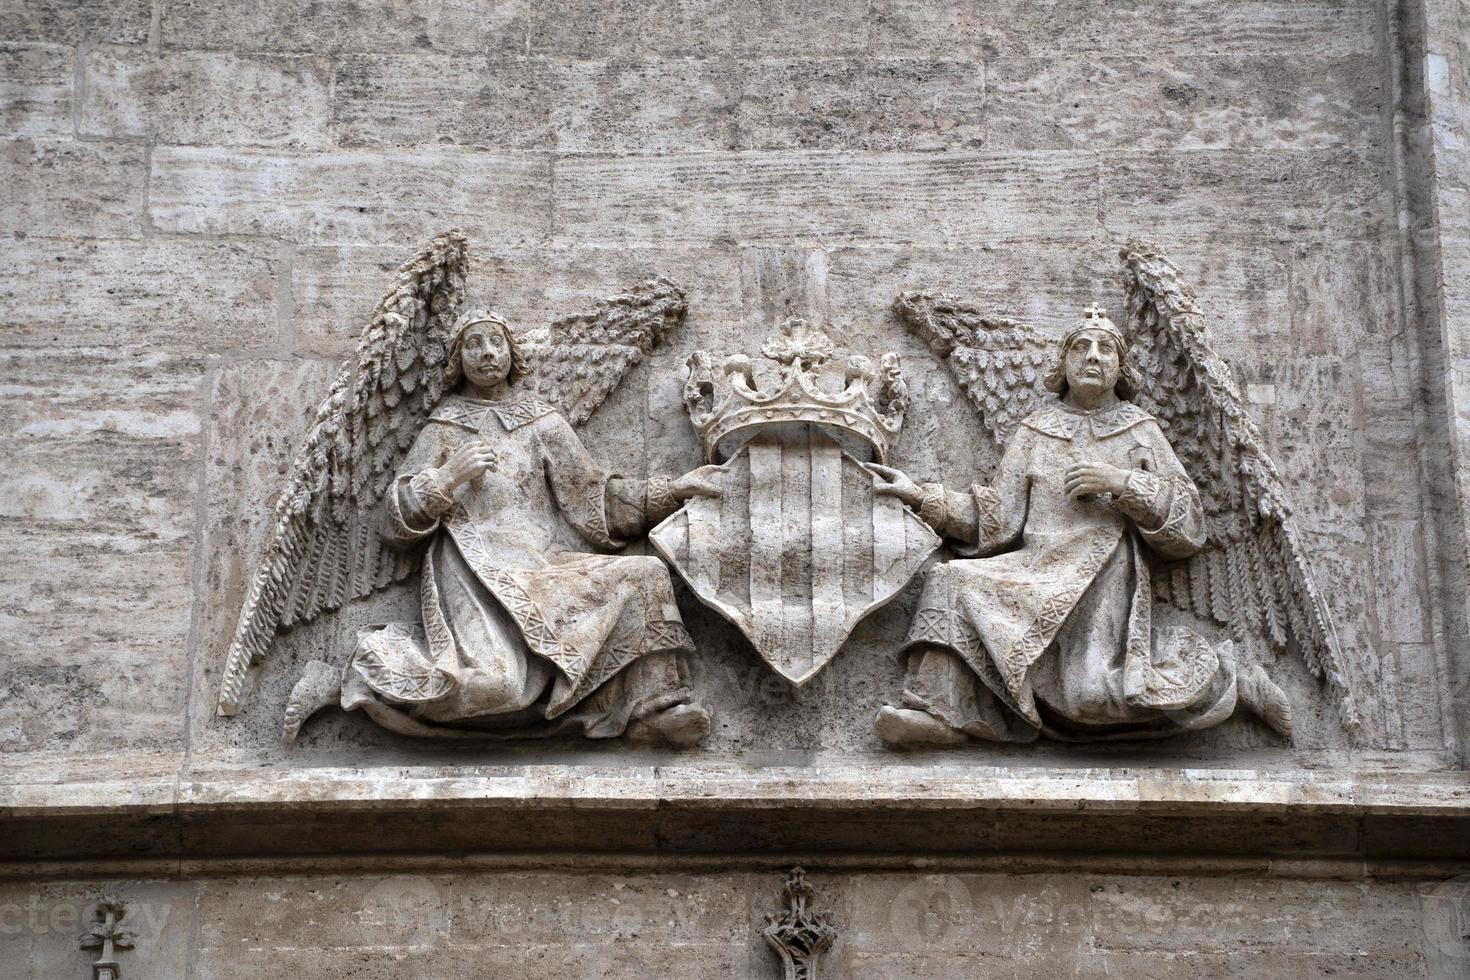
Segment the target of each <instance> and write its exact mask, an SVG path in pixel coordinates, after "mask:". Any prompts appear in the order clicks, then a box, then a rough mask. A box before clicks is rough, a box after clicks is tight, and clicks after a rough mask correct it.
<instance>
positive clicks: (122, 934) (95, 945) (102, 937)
mask: <svg viewBox="0 0 1470 980" xmlns="http://www.w3.org/2000/svg"><path fill="white" fill-rule="evenodd" d="M127 914H128V909H127V905H126V904H124V903H123V902H121V901H119V900H118V899H115V898H104V899H103V900H102V901H100V902H98V903H97V912H96V915H97V923H96V925H94V926H92V931H91V932H88V933H86V934H85V935H83V936H82V949H97V950H101V953H100V954H99V956H98V957H97V962H95V963H93V964H92V980H120V978H121V977H122V967H121V966H119V965H118V962H117V957H116V951H117V950H119V949H132V948H133V934H132V933H131V932H127V931H125V930H123V929H121V928H120V927H119V925H120V923H121V922H122V920H123V916H125V915H127Z"/></svg>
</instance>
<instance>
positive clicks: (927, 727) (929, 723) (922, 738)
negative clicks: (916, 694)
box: [873, 705, 970, 749]
mask: <svg viewBox="0 0 1470 980" xmlns="http://www.w3.org/2000/svg"><path fill="white" fill-rule="evenodd" d="M873 730H874V731H876V732H877V733H878V737H879V738H881V739H882V740H883V742H884V744H885V745H888V746H891V747H892V748H895V749H918V748H927V747H931V746H944V745H963V744H964V743H966V742H968V741H969V740H970V737H969V736H968V735H966V734H965V733H964V732H962V731H960V730H959V729H958V728H951V727H949V726H948V725H946V724H945V723H944V722H942V721H940V720H939V719H938V718H936V717H934V716H933V715H931V714H930V713H929V712H927V711H920V710H918V709H917V708H892V707H889V706H887V705H884V706H883V707H882V708H879V709H878V717H877V718H875V719H874V720H873Z"/></svg>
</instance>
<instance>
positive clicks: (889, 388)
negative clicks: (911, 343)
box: [649, 318, 939, 687]
mask: <svg viewBox="0 0 1470 980" xmlns="http://www.w3.org/2000/svg"><path fill="white" fill-rule="evenodd" d="M836 353H837V352H836V350H835V349H834V346H833V344H832V341H831V340H830V339H829V338H828V337H827V335H826V334H824V333H823V332H822V331H820V330H818V329H816V328H815V327H813V326H812V325H811V324H809V323H807V322H806V321H804V320H801V319H799V318H792V319H788V320H786V321H785V322H784V323H782V324H781V325H780V326H779V328H778V329H777V332H776V333H775V335H774V336H772V337H771V338H770V339H769V340H768V341H767V342H766V344H765V345H764V346H763V347H762V348H761V355H762V360H763V362H764V363H762V364H760V365H759V366H758V365H757V364H756V363H754V362H753V361H752V360H751V358H749V357H747V356H745V355H744V354H735V355H732V356H730V357H729V358H727V359H726V360H725V362H724V365H723V368H722V369H721V370H719V371H717V370H716V369H715V367H714V360H713V358H712V357H711V356H710V355H709V354H708V353H707V352H705V351H696V352H695V353H694V354H692V355H691V356H690V358H689V361H688V373H687V376H686V381H685V386H684V402H685V406H686V408H687V409H688V412H689V418H690V421H691V422H692V423H693V424H694V428H695V430H696V431H697V432H698V433H699V437H700V441H701V443H702V444H703V447H704V451H705V455H706V457H707V458H708V459H710V460H711V461H714V462H720V463H721V465H720V466H719V467H718V468H715V469H714V473H715V474H716V475H715V476H714V477H713V481H714V482H715V484H716V485H717V486H718V487H719V489H720V493H719V495H718V496H706V497H700V498H696V499H691V500H690V501H689V502H688V503H687V504H685V505H684V507H683V508H681V509H680V510H679V511H678V512H677V513H676V514H674V515H673V516H672V517H670V518H669V519H668V520H667V521H665V522H664V523H663V524H661V525H660V526H659V527H657V528H655V529H654V530H653V532H652V533H651V534H650V535H649V538H650V540H651V541H652V542H653V544H654V546H655V547H656V548H658V550H659V552H660V553H661V554H662V555H663V556H664V557H665V558H666V559H668V561H669V563H670V564H671V565H673V566H674V567H675V568H676V569H678V571H679V573H680V574H681V575H682V576H683V577H684V579H685V580H686V581H687V582H688V583H689V586H690V588H691V589H692V590H693V592H694V594H695V595H696V596H698V597H699V598H700V600H702V601H703V602H704V603H706V604H707V605H709V606H710V607H711V608H713V609H715V610H717V611H718V612H719V613H720V614H721V615H723V616H724V617H725V618H726V619H728V620H730V622H732V623H734V624H735V625H736V626H737V627H739V629H740V630H741V632H742V633H744V634H745V636H746V638H747V639H748V640H749V641H750V643H751V645H752V646H753V647H755V649H756V652H757V653H759V654H760V656H761V657H762V658H763V659H764V660H765V661H766V663H767V664H769V665H770V666H771V668H772V669H774V670H775V671H776V672H777V673H779V674H780V675H781V676H782V677H784V678H785V679H786V680H787V681H788V682H790V683H791V684H793V685H794V686H797V687H800V686H801V685H802V684H805V683H806V682H807V681H809V680H810V679H811V678H812V677H814V676H815V675H816V674H817V673H818V672H819V671H820V670H821V669H822V667H823V666H825V665H826V664H827V663H828V662H829V661H830V660H831V659H832V658H833V657H834V656H835V655H836V654H837V651H838V648H839V647H841V646H842V642H843V641H844V640H845V639H847V636H848V634H849V633H851V632H852V629H853V627H854V626H856V625H857V623H858V621H859V620H861V619H862V618H863V617H864V616H866V615H867V614H868V613H870V612H872V611H873V610H875V609H877V608H878V607H879V606H881V605H883V604H884V603H885V602H887V601H888V600H890V599H892V598H893V597H894V596H895V595H897V594H898V592H899V591H900V590H901V589H902V588H903V587H904V586H905V585H906V584H908V582H909V580H910V579H911V578H913V576H914V574H915V573H916V572H917V571H918V570H919V568H920V567H921V566H922V565H923V563H924V561H925V560H926V559H927V558H928V557H929V556H930V555H931V554H933V552H934V551H935V549H936V548H938V547H939V538H938V537H936V536H935V535H934V534H933V533H932V532H931V531H930V530H929V528H928V527H926V526H925V525H924V523H923V522H922V521H920V520H919V519H918V518H916V517H915V516H914V515H913V514H912V513H910V512H909V511H908V510H906V509H905V508H904V507H903V506H902V505H901V504H900V503H899V502H898V501H897V500H894V499H893V498H891V497H885V496H883V495H875V494H874V491H873V480H872V477H871V476H870V475H869V474H868V473H867V472H866V471H865V470H864V469H863V468H862V465H861V464H862V462H864V461H868V460H873V459H878V460H884V459H887V458H888V455H889V453H890V451H891V449H892V446H893V442H894V440H895V439H896V438H897V436H898V432H899V429H900V428H901V427H902V425H903V417H904V412H905V411H906V410H907V408H908V386H907V384H906V383H905V382H904V380H903V373H902V371H901V370H900V366H899V361H898V355H896V354H884V355H883V356H882V358H880V359H879V361H878V363H877V364H876V365H875V364H874V363H873V362H872V361H871V360H870V359H869V358H867V357H865V356H863V355H861V354H852V355H850V356H848V357H846V358H845V359H842V360H841V361H838V360H837V359H836Z"/></svg>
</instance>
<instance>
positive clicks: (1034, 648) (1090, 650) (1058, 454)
mask: <svg viewBox="0 0 1470 980" xmlns="http://www.w3.org/2000/svg"><path fill="white" fill-rule="evenodd" d="M1091 462H1098V463H1109V464H1111V465H1113V466H1117V467H1121V468H1123V469H1127V470H1129V471H1130V472H1129V476H1128V481H1127V489H1126V490H1125V491H1124V492H1123V493H1122V494H1120V495H1118V497H1117V498H1116V499H1113V498H1112V496H1111V495H1106V494H1103V495H1089V496H1085V497H1082V498H1080V499H1078V500H1072V499H1069V498H1068V496H1067V492H1066V489H1065V482H1066V474H1067V471H1068V470H1069V469H1070V468H1071V467H1072V466H1074V465H1077V464H1080V463H1091ZM923 492H924V497H923V504H922V506H921V508H920V516H922V517H924V518H925V520H927V521H928V522H929V523H930V524H931V525H933V526H934V527H935V528H936V530H938V531H939V532H940V533H941V534H944V535H945V536H946V537H949V538H951V539H954V540H955V541H956V542H958V544H957V546H956V551H957V552H958V553H959V554H961V555H965V556H982V557H973V558H970V557H966V558H961V559H958V560H955V561H951V562H948V563H945V564H941V565H937V566H935V567H934V568H933V569H932V570H931V571H930V572H929V574H928V577H927V579H926V581H925V584H924V588H923V591H922V593H921V596H920V599H919V608H918V612H917V613H916V615H915V618H914V622H913V625H912V627H911V629H910V632H909V637H908V640H907V642H906V644H905V646H904V649H905V651H906V652H907V654H908V656H909V674H908V679H907V682H906V690H905V692H904V701H905V704H906V706H908V707H916V708H921V709H923V710H927V711H929V712H930V713H931V714H934V715H936V716H937V717H939V718H941V719H942V720H944V721H946V722H948V723H949V724H950V725H952V726H953V727H955V728H959V729H961V730H963V731H966V732H969V733H970V734H972V735H975V736H977V737H981V738H991V739H999V740H1004V741H1028V740H1030V739H1034V738H1035V737H1036V736H1037V734H1038V733H1040V732H1042V731H1045V732H1047V733H1048V734H1050V735H1053V736H1055V737H1060V738H1068V737H1081V738H1092V737H1098V736H1101V735H1108V734H1117V735H1129V736H1137V735H1140V734H1167V733H1168V732H1170V731H1177V730H1179V729H1180V728H1196V727H1206V726H1208V725H1211V724H1215V723H1216V722H1218V721H1220V720H1222V719H1223V718H1224V717H1226V716H1228V715H1229V714H1230V712H1231V711H1233V710H1234V707H1235V698H1236V692H1235V661H1234V655H1233V648H1231V647H1230V646H1229V642H1228V641H1226V642H1225V643H1224V644H1221V645H1220V646H1218V647H1215V646H1212V645H1211V644H1210V643H1208V642H1206V641H1205V640H1204V639H1203V638H1202V637H1200V636H1198V635H1196V634H1195V633H1193V632H1192V631H1190V630H1186V629H1182V628H1177V627H1169V628H1156V627H1155V625H1154V623H1153V608H1152V607H1153V595H1152V588H1151V582H1150V574H1149V567H1148V559H1147V555H1146V549H1147V550H1151V551H1153V552H1154V553H1155V554H1157V555H1158V556H1160V557H1162V558H1167V559H1174V558H1185V557H1188V556H1189V555H1192V554H1194V553H1195V552H1197V551H1198V550H1199V549H1200V548H1201V547H1202V546H1203V544H1204V541H1205V530H1204V515H1203V512H1202V510H1201V507H1200V501H1199V491H1198V489H1197V488H1196V487H1195V485H1194V482H1193V481H1192V480H1191V479H1190V478H1189V476H1188V475H1187V474H1186V473H1185V471H1184V468H1183V466H1181V465H1180V463H1179V459H1178V457H1177V456H1176V455H1175V454H1174V450H1173V448H1172V447H1171V446H1170V445H1169V441H1168V440H1167V439H1166V438H1165V437H1164V434H1163V432H1162V431H1161V430H1160V428H1159V425H1158V423H1157V422H1156V421H1155V420H1154V419H1153V417H1152V416H1150V415H1149V414H1148V413H1147V412H1145V411H1143V410H1142V409H1140V408H1138V407H1137V406H1136V405H1133V404H1131V403H1129V402H1126V401H1120V402H1118V403H1117V404H1116V405H1114V406H1112V407H1109V408H1103V409H1098V410H1095V411H1091V412H1085V411H1075V410H1072V409H1070V408H1068V407H1066V406H1065V405H1062V404H1060V403H1056V404H1052V405H1049V406H1047V407H1045V408H1042V409H1040V410H1038V411H1036V412H1034V413H1032V414H1031V415H1030V416H1028V417H1027V418H1026V419H1025V420H1024V421H1023V422H1022V423H1021V425H1020V427H1019V428H1018V429H1017V431H1016V434H1015V435H1014V436H1013V437H1012V439H1011V441H1010V444H1009V445H1008V446H1007V447H1006V449H1005V453H1004V455H1003V457H1002V459H1001V462H1000V467H999V471H998V473H997V475H996V478H995V480H994V482H993V483H992V484H991V485H990V486H978V485H977V486H974V487H972V488H971V489H970V490H969V492H967V493H957V492H955V491H947V490H944V489H943V488H942V487H939V486H937V485H935V484H925V485H924V487H923ZM936 651H937V653H938V655H935V653H936ZM950 654H957V655H958V657H959V658H960V659H962V660H963V662H964V664H965V665H967V666H968V668H969V670H968V671H967V670H965V668H964V667H961V666H960V665H959V664H958V662H957V661H956V658H955V657H954V656H952V655H950ZM970 671H973V675H979V678H980V679H981V680H982V681H983V682H984V685H983V687H980V686H977V685H975V684H974V676H973V675H972V674H971V673H970Z"/></svg>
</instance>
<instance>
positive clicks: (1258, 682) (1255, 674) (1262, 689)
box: [1235, 664, 1291, 739]
mask: <svg viewBox="0 0 1470 980" xmlns="http://www.w3.org/2000/svg"><path fill="white" fill-rule="evenodd" d="M1235 690H1236V694H1237V696H1238V697H1239V699H1240V703H1241V704H1243V705H1245V706H1246V707H1247V708H1248V709H1250V712H1251V713H1252V714H1254V715H1255V716H1256V717H1257V718H1259V719H1261V721H1263V722H1265V723H1266V725H1267V727H1269V728H1271V729H1272V730H1273V731H1275V732H1278V733H1280V734H1281V735H1284V736H1286V737H1287V738H1288V739H1289V738H1291V702H1290V701H1288V700H1286V692H1285V691H1283V690H1281V688H1280V687H1277V686H1276V682H1275V681H1273V680H1271V678H1270V677H1269V676H1267V674H1266V672H1265V671H1264V670H1262V669H1261V665H1260V664H1246V665H1242V667H1241V670H1240V674H1239V675H1238V676H1237V678H1236V681H1235Z"/></svg>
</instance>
